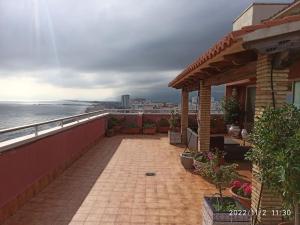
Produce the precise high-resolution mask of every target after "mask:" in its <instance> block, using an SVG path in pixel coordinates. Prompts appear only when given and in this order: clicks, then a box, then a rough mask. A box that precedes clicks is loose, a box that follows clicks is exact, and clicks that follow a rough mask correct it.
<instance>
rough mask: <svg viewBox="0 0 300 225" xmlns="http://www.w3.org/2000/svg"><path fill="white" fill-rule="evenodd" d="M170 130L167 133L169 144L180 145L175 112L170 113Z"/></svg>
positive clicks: (178, 118)
mask: <svg viewBox="0 0 300 225" xmlns="http://www.w3.org/2000/svg"><path fill="white" fill-rule="evenodd" d="M169 124H170V130H169V131H168V136H169V142H170V144H180V143H181V133H180V117H179V114H178V113H175V111H172V112H171V115H170V119H169Z"/></svg>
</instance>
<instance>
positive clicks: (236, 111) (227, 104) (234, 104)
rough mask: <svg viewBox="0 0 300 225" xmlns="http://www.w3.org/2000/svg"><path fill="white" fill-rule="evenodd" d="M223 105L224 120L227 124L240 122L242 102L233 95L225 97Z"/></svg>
mask: <svg viewBox="0 0 300 225" xmlns="http://www.w3.org/2000/svg"><path fill="white" fill-rule="evenodd" d="M221 107H222V111H223V113H224V122H225V123H226V124H235V123H238V121H239V115H240V113H241V110H240V104H239V102H238V100H237V99H236V98H234V97H232V96H231V97H226V98H223V100H222V102H221Z"/></svg>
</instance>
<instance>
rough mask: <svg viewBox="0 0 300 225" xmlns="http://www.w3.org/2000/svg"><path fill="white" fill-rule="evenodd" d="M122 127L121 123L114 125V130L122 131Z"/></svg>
mask: <svg viewBox="0 0 300 225" xmlns="http://www.w3.org/2000/svg"><path fill="white" fill-rule="evenodd" d="M121 128H122V127H121V126H120V125H117V126H114V131H115V132H116V133H118V132H120V130H121Z"/></svg>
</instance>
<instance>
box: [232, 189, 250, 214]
mask: <svg viewBox="0 0 300 225" xmlns="http://www.w3.org/2000/svg"><path fill="white" fill-rule="evenodd" d="M229 191H230V194H231V195H232V197H233V198H234V199H236V200H237V201H239V202H240V203H241V204H242V205H243V206H245V207H247V208H249V209H250V208H251V198H246V197H243V196H240V195H238V194H236V193H235V192H234V191H233V190H232V187H231V188H230V189H229Z"/></svg>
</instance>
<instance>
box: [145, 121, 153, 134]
mask: <svg viewBox="0 0 300 225" xmlns="http://www.w3.org/2000/svg"><path fill="white" fill-rule="evenodd" d="M155 133H156V124H155V123H154V122H153V121H151V120H147V121H146V122H145V123H144V124H143V134H155Z"/></svg>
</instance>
